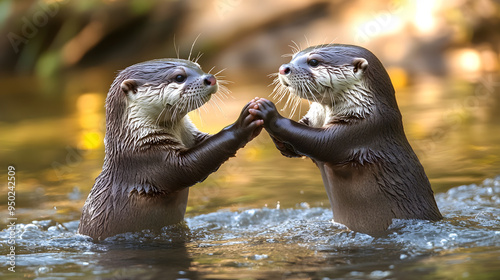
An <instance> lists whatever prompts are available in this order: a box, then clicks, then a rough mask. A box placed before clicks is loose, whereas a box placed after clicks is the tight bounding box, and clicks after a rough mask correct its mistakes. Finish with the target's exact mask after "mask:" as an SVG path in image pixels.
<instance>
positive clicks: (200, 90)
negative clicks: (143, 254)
mask: <svg viewBox="0 0 500 280" xmlns="http://www.w3.org/2000/svg"><path fill="white" fill-rule="evenodd" d="M217 90H218V82H217V79H216V77H215V76H214V75H210V74H206V73H204V72H203V71H202V70H201V68H200V66H199V65H198V64H197V63H194V62H191V61H187V60H181V59H161V60H153V61H147V62H143V63H139V64H135V65H132V66H130V67H128V68H126V69H125V70H123V71H121V72H120V73H119V74H118V76H117V77H116V79H115V80H114V82H113V84H112V85H111V88H110V90H109V93H108V96H107V98H106V136H105V153H106V155H105V158H104V164H103V168H102V172H101V174H100V175H99V176H98V177H97V178H96V181H95V184H94V186H93V187H92V190H91V191H90V194H89V196H88V198H87V200H86V202H85V205H84V206H83V211H82V217H81V219H80V225H79V228H78V232H79V233H80V234H84V235H88V236H91V237H92V238H94V239H104V238H106V237H109V236H113V235H116V234H118V233H123V232H130V231H140V230H143V229H151V230H159V229H161V228H162V227H164V226H166V225H171V224H175V223H179V222H181V221H182V220H183V218H184V213H185V211H186V203H187V198H188V191H189V189H188V187H189V186H192V185H194V184H196V183H198V182H201V181H203V180H204V179H205V178H206V177H207V176H208V175H209V174H210V173H212V172H214V171H216V170H217V169H218V168H219V166H220V165H221V164H222V163H224V162H225V161H226V160H227V159H228V158H230V157H232V156H234V155H235V153H236V151H237V150H238V149H239V148H241V147H243V146H244V145H245V144H246V143H247V142H248V141H250V140H251V139H252V138H253V137H255V136H256V135H257V134H258V133H259V132H260V127H261V126H262V120H255V119H254V117H253V116H252V115H250V114H249V113H248V106H249V104H250V103H249V104H247V105H246V106H245V107H244V108H243V110H242V112H241V114H240V116H239V118H238V120H237V121H236V122H235V123H234V124H232V125H230V126H228V127H226V128H224V129H223V130H221V131H220V132H219V133H217V134H215V135H208V134H206V133H202V132H200V131H198V130H197V129H196V127H195V126H194V125H193V123H191V121H190V120H189V118H188V116H187V115H186V114H187V113H188V112H190V111H192V110H195V109H197V108H198V107H200V106H202V105H203V104H204V103H206V102H207V101H208V100H209V99H210V97H211V96H212V95H213V94H214V93H216V92H217Z"/></svg>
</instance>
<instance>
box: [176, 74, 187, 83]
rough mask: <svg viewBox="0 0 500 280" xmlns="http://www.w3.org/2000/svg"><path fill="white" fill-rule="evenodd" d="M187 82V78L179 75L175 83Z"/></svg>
mask: <svg viewBox="0 0 500 280" xmlns="http://www.w3.org/2000/svg"><path fill="white" fill-rule="evenodd" d="M185 80H186V76H184V75H180V74H179V75H177V76H175V81H176V82H178V83H182V82H184V81H185Z"/></svg>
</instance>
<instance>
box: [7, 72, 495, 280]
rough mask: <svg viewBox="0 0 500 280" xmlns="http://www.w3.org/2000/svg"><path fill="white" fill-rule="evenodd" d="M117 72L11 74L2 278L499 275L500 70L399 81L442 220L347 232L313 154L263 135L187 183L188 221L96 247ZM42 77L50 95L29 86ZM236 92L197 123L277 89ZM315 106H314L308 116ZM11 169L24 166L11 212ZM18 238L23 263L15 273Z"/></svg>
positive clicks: (228, 115)
mask: <svg viewBox="0 0 500 280" xmlns="http://www.w3.org/2000/svg"><path fill="white" fill-rule="evenodd" d="M104 73H107V74H104ZM109 73H111V74H109ZM112 73H113V72H112V71H103V72H102V73H101V72H99V71H97V70H95V69H93V70H92V71H89V72H88V73H78V75H76V74H71V73H70V74H68V76H67V77H66V79H65V80H67V82H65V83H58V84H56V85H54V84H51V83H50V82H46V81H40V80H36V79H33V78H31V77H25V78H19V77H18V78H16V79H13V78H9V79H4V80H2V84H3V85H4V87H5V88H8V89H10V90H8V91H7V92H6V93H5V94H4V95H3V96H2V99H4V101H2V102H1V104H0V117H1V118H0V130H1V134H0V143H1V145H0V163H1V165H0V166H1V168H3V169H4V172H3V174H1V176H0V180H1V182H0V188H1V190H2V197H1V199H0V202H1V205H2V209H0V213H1V217H2V222H5V224H8V222H9V221H10V220H8V219H7V218H16V220H15V223H16V227H15V234H14V233H13V231H11V230H10V228H7V227H6V226H4V227H2V231H0V237H1V240H2V241H1V243H0V244H1V247H0V267H1V270H0V276H1V277H2V279H20V278H23V277H25V278H34V279H338V278H342V279H423V278H425V279H462V278H469V279H497V278H499V277H500V268H499V267H500V266H499V264H500V207H499V206H500V176H498V175H499V174H500V147H499V145H498V143H500V116H499V113H498V111H499V109H500V105H499V104H500V102H499V99H500V97H499V96H500V94H499V92H500V91H499V84H500V83H498V82H495V81H500V79H499V78H498V77H495V76H487V77H486V76H485V78H484V79H482V80H478V81H476V82H470V81H461V80H451V79H439V80H438V79H432V78H425V79H424V78H422V80H419V81H414V83H413V84H412V85H411V86H409V87H406V88H404V89H400V90H398V94H397V98H398V102H399V105H400V108H401V111H402V113H403V117H404V122H405V129H406V133H407V136H408V138H409V140H410V142H411V144H412V146H413V147H414V149H415V151H416V153H417V155H418V156H419V158H420V160H421V162H422V164H423V165H424V167H425V169H426V172H427V174H428V176H429V179H430V180H431V183H432V186H433V189H434V191H435V193H436V200H437V204H438V206H439V208H440V209H441V211H442V213H443V215H444V217H445V219H444V220H442V221H439V222H427V221H394V223H393V225H392V226H391V231H390V232H389V233H388V235H387V236H384V237H377V238H375V237H371V236H369V235H365V234H360V233H355V232H351V231H349V230H347V229H346V228H344V227H343V226H342V225H340V224H336V223H335V222H333V221H332V218H333V216H332V213H331V210H330V208H329V202H328V198H327V196H326V193H325V191H324V187H323V184H322V181H321V178H320V174H319V171H318V170H317V168H316V167H315V166H314V164H313V163H312V162H311V161H310V160H308V159H288V158H284V157H282V156H281V155H280V154H279V152H277V151H276V150H275V149H274V147H273V144H272V142H271V141H270V139H269V137H268V136H267V134H266V133H265V132H263V133H262V135H260V136H259V137H258V138H256V139H255V140H254V141H253V142H251V143H249V144H248V145H247V146H246V147H245V148H244V149H242V150H240V151H239V152H238V154H237V156H236V158H233V159H230V160H229V161H228V162H227V163H225V164H224V165H223V166H222V167H221V168H220V169H219V171H218V172H217V173H214V174H212V175H211V176H209V177H208V179H207V180H206V181H204V182H202V183H200V184H198V185H196V186H194V187H192V188H191V190H190V198H189V203H188V210H187V213H186V222H185V224H184V225H181V226H177V227H168V228H165V229H164V232H163V234H161V235H154V234H152V233H148V232H147V231H146V232H142V233H128V234H123V235H119V236H116V237H112V238H109V239H106V240H104V241H102V242H99V243H95V242H92V240H90V239H89V238H87V237H85V236H80V235H77V234H76V229H77V227H78V219H79V215H80V211H81V207H82V205H83V202H84V200H85V198H86V196H87V194H88V192H89V190H90V188H91V186H92V184H93V180H94V179H95V177H96V176H97V175H98V174H99V172H100V168H101V166H102V160H103V156H104V154H103V145H102V139H103V136H104V126H103V120H104V110H103V105H104V98H105V94H106V92H107V87H108V86H109V84H110V83H111V80H112V78H113V77H112ZM91 81H92V82H94V83H95V84H93V83H91ZM96 81H97V82H96ZM14 83H15V85H16V86H15V87H14V86H11V85H13V84H14ZM75 85H78V86H75ZM34 86H36V87H37V88H42V89H43V90H42V92H38V93H33V91H32V90H31V89H32V88H33V87H34ZM230 89H231V90H232V92H233V93H232V96H233V97H232V98H229V99H227V100H225V101H224V104H219V105H220V107H221V108H222V112H221V111H219V109H217V106H210V105H208V106H207V108H206V109H202V110H200V112H199V113H198V112H195V113H193V114H191V117H192V119H193V121H194V122H195V123H196V125H197V126H198V127H199V128H200V130H202V131H207V132H211V133H215V132H217V131H218V130H220V129H221V128H222V127H224V126H225V125H228V124H230V123H231V122H232V121H234V119H236V116H237V115H238V113H239V111H240V109H241V107H242V106H243V105H244V104H245V102H246V101H248V100H249V99H251V98H252V97H254V96H262V97H267V96H268V95H269V93H270V91H271V89H270V88H268V87H266V86H265V85H237V84H236V85H230ZM61 92H64V93H65V94H64V95H61V94H59V95H58V93H61ZM282 106H283V104H278V107H282ZM306 110H307V104H306V103H305V104H304V105H303V108H302V110H301V113H302V114H303V113H305V111H306ZM283 113H284V114H285V115H286V114H287V112H283ZM297 117H298V115H295V116H293V118H295V119H296V118H297ZM8 166H13V167H14V168H15V170H16V172H15V179H16V189H15V191H16V194H15V202H16V205H15V206H16V207H15V210H14V213H13V215H9V211H8V207H7V202H8V200H9V199H8V195H7V193H8V191H9V189H8V184H7V175H8ZM12 234H13V235H14V237H15V238H14V240H15V242H16V243H15V271H16V272H10V271H9V270H8V268H9V267H11V264H10V263H9V260H10V259H11V256H12V255H11V256H8V254H9V253H10V251H11V249H10V245H9V244H8V241H9V240H11V236H12Z"/></svg>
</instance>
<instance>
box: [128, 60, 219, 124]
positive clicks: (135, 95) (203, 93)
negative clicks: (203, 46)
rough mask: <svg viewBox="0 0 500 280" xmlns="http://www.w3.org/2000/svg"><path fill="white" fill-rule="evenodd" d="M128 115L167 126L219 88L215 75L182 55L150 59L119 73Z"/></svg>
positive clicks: (144, 121) (203, 102) (146, 122)
mask: <svg viewBox="0 0 500 280" xmlns="http://www.w3.org/2000/svg"><path fill="white" fill-rule="evenodd" d="M120 77H121V81H120V85H119V87H120V91H121V94H123V95H124V96H125V98H126V104H127V105H126V107H127V109H128V117H129V118H131V119H134V118H135V119H136V120H137V121H139V122H142V125H153V126H167V125H169V124H174V123H176V122H178V121H179V120H180V119H182V118H183V117H184V116H185V115H186V114H187V113H188V112H190V111H193V110H195V109H198V108H199V107H201V106H202V105H203V104H205V103H206V102H207V101H209V100H210V97H211V96H212V94H214V93H216V92H217V90H218V83H217V79H216V78H215V76H214V75H212V74H207V73H204V72H203V71H202V70H201V68H200V66H199V65H198V64H197V63H194V62H191V61H188V60H182V59H161V60H152V61H147V62H143V63H139V64H135V65H132V66H130V67H128V68H126V69H125V70H123V71H122V72H121V73H120V74H119V78H120Z"/></svg>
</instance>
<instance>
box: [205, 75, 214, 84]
mask: <svg viewBox="0 0 500 280" xmlns="http://www.w3.org/2000/svg"><path fill="white" fill-rule="evenodd" d="M203 82H204V83H205V85H206V86H215V85H216V84H217V79H216V78H215V76H214V75H207V76H206V77H205V79H204V80H203Z"/></svg>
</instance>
